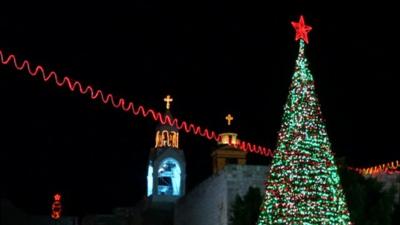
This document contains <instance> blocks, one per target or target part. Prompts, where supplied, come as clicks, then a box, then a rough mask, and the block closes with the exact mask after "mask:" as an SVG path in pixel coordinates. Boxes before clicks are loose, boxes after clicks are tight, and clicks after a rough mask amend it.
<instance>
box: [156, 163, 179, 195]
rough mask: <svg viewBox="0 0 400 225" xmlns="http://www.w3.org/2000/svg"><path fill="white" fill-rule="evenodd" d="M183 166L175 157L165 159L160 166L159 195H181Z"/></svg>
mask: <svg viewBox="0 0 400 225" xmlns="http://www.w3.org/2000/svg"><path fill="white" fill-rule="evenodd" d="M180 189H181V167H180V166H179V163H178V161H176V160H175V159H173V158H166V159H164V160H163V161H162V162H161V164H160V167H159V168H158V195H173V196H179V195H180Z"/></svg>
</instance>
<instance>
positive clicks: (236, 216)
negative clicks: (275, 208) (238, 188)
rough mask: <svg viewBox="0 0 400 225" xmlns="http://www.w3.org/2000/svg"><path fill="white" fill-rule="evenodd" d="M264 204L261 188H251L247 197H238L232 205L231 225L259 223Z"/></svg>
mask: <svg viewBox="0 0 400 225" xmlns="http://www.w3.org/2000/svg"><path fill="white" fill-rule="evenodd" d="M261 203H262V195H261V192H260V189H259V188H254V187H249V190H248V191H247V193H246V195H244V196H243V198H242V197H240V196H239V195H236V198H235V201H234V202H233V204H232V208H231V215H230V218H229V224H230V225H254V224H256V222H257V219H258V215H259V212H260V206H261Z"/></svg>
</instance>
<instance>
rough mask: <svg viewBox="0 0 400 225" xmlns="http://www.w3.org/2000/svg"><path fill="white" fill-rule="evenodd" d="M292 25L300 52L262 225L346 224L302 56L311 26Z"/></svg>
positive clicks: (334, 169) (343, 203) (335, 173)
mask: <svg viewBox="0 0 400 225" xmlns="http://www.w3.org/2000/svg"><path fill="white" fill-rule="evenodd" d="M292 25H293V27H294V28H295V29H296V40H298V39H300V50H299V55H298V58H297V60H296V68H295V72H294V74H293V78H292V83H291V86H290V90H289V96H288V100H287V102H286V105H285V108H284V115H283V121H282V125H281V129H280V132H279V135H278V143H277V149H276V151H275V154H274V158H273V160H272V164H271V169H270V174H269V176H268V178H267V183H266V192H265V199H264V202H263V205H262V207H261V213H260V216H259V220H258V225H266V224H273V225H277V224H285V225H287V224H309V225H311V224H329V225H337V224H340V225H348V224H351V222H350V215H349V211H348V209H347V205H346V201H345V196H344V193H343V190H342V188H341V185H340V178H339V175H338V170H337V167H336V165H335V161H334V156H333V153H332V151H331V145H330V142H329V138H328V135H327V132H326V128H325V123H324V121H323V119H322V116H321V110H320V106H319V103H318V100H317V96H316V93H315V86H314V80H313V76H312V75H311V72H310V70H309V69H308V63H307V59H306V57H305V56H304V48H305V43H308V37H307V32H309V31H310V30H311V27H309V26H307V25H305V24H304V19H303V17H300V21H299V22H298V23H295V22H292Z"/></svg>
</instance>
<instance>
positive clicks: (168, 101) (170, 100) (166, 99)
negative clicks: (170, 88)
mask: <svg viewBox="0 0 400 225" xmlns="http://www.w3.org/2000/svg"><path fill="white" fill-rule="evenodd" d="M173 100H174V99H173V98H171V96H169V95H167V97H165V98H164V102H166V103H167V109H169V107H170V104H171V102H172V101H173Z"/></svg>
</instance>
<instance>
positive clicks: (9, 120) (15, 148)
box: [0, 0, 400, 215]
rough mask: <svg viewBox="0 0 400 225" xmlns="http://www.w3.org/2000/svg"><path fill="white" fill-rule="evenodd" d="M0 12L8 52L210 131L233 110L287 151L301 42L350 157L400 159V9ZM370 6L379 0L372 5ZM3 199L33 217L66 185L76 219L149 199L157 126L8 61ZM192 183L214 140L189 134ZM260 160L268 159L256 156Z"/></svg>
mask: <svg viewBox="0 0 400 225" xmlns="http://www.w3.org/2000/svg"><path fill="white" fill-rule="evenodd" d="M57 2H58V3H57V4H44V3H43V4H40V3H34V4H33V3H31V4H32V5H26V4H22V3H15V4H13V5H2V6H1V8H0V21H1V23H0V49H1V50H2V51H4V52H6V53H7V54H9V53H13V54H16V55H17V56H18V58H19V59H29V60H30V61H31V62H32V63H33V64H35V65H37V64H41V65H43V66H45V67H46V68H47V69H49V70H55V71H57V72H58V73H59V74H60V75H68V76H70V77H71V78H74V79H76V80H80V81H81V82H82V83H84V84H92V85H94V86H95V87H97V88H100V89H103V90H105V91H107V92H111V93H113V94H115V95H117V96H120V97H125V98H127V99H129V100H132V101H134V102H135V103H136V104H141V105H143V106H145V107H148V108H154V109H156V110H158V111H164V109H165V104H164V102H163V101H162V99H163V98H164V97H165V96H166V95H167V94H170V95H172V97H173V98H174V102H173V103H172V109H171V111H172V114H173V115H174V116H175V117H177V118H178V119H180V120H186V121H189V122H194V123H195V124H199V125H201V126H203V127H209V128H210V129H212V130H216V131H222V130H224V129H225V126H224V125H225V120H224V117H225V115H226V114H227V113H231V114H232V115H233V116H234V117H235V120H234V121H233V123H234V124H235V126H236V131H237V132H238V133H239V138H240V139H243V140H246V141H249V142H252V143H256V144H260V145H263V146H268V147H271V148H274V147H275V144H276V140H277V132H278V130H279V127H280V123H281V115H282V113H283V106H284V103H285V100H286V97H287V94H288V88H289V85H290V79H291V76H292V74H293V71H294V65H295V60H296V57H297V51H298V43H296V42H295V41H294V34H295V33H294V30H293V28H292V27H291V25H290V21H297V20H298V18H299V15H300V14H304V16H305V21H306V23H307V24H309V25H311V26H312V27H313V30H312V31H311V32H310V35H309V39H310V44H309V45H308V46H307V48H306V56H307V58H308V59H309V62H310V69H311V72H312V74H313V75H314V78H315V81H316V89H317V93H318V96H319V99H320V103H321V107H322V112H323V116H324V118H325V119H326V123H327V129H328V133H329V136H330V139H331V142H332V146H333V151H334V152H335V153H336V156H338V157H346V159H347V162H348V164H349V165H353V166H370V165H375V164H378V163H382V162H387V161H392V160H396V159H399V158H400V157H399V153H398V152H399V146H398V143H397V140H398V138H399V137H398V134H399V131H398V127H399V125H400V123H399V122H400V120H399V117H398V115H399V112H398V109H397V108H398V106H397V104H398V102H399V100H398V99H399V97H400V94H399V92H398V90H399V83H398V82H397V77H398V76H399V68H398V65H399V60H400V57H399V43H400V42H399V40H398V39H399V36H398V35H396V34H395V33H396V32H398V27H399V26H398V23H399V16H398V15H396V14H398V12H397V9H398V7H395V6H394V4H395V3H392V4H393V5H389V4H387V3H386V4H383V3H381V2H382V1H379V3H378V4H382V5H372V3H367V2H363V3H362V5H357V6H349V5H348V3H343V4H341V3H340V2H338V1H332V2H333V3H331V4H330V3H324V5H310V4H309V5H307V4H305V3H303V1H298V2H282V3H281V5H279V6H277V5H276V4H275V3H266V2H268V1H240V2H239V1H238V2H236V1H222V0H213V1H182V2H179V3H178V2H173V1H161V0H159V1H154V0H146V1H145V0H139V1H134V2H129V4H128V3H117V2H115V1H111V2H110V1H106V3H96V4H93V5H91V6H84V5H82V4H75V3H72V2H71V1H66V2H65V3H60V2H59V1H57ZM368 4H371V5H368ZM0 102H1V106H0V110H1V114H0V115H1V117H0V129H1V133H2V134H1V135H0V146H1V147H0V165H1V178H0V183H1V186H2V188H1V190H2V192H1V195H2V197H5V198H8V199H10V200H11V201H12V202H13V203H14V204H16V205H17V206H18V207H21V208H22V209H24V210H27V211H28V212H32V213H41V214H46V213H49V212H50V206H51V202H52V195H53V194H54V193H56V192H61V193H62V194H63V196H64V201H63V203H64V207H65V213H66V214H67V215H83V214H86V213H102V212H103V213H104V212H111V210H112V208H114V207H116V206H131V205H133V204H134V203H135V202H137V201H139V200H140V199H142V198H143V197H144V195H145V184H146V183H145V182H146V172H147V171H146V166H147V160H148V154H149V150H150V148H151V147H153V146H154V134H155V132H154V130H155V127H156V125H157V123H155V122H154V121H153V120H152V119H150V118H142V117H134V116H132V115H131V114H128V113H125V112H123V111H121V110H116V109H114V108H113V107H111V106H110V105H104V104H102V103H100V102H99V101H92V100H90V98H89V97H88V96H82V95H80V94H78V93H71V92H70V91H69V90H67V89H66V88H64V89H60V88H57V87H56V86H55V85H54V84H53V83H49V84H45V83H44V82H43V81H42V80H40V79H37V78H32V77H31V76H29V75H28V74H27V72H25V71H17V70H16V69H15V68H13V67H12V66H9V65H7V66H4V65H0ZM181 147H182V148H183V149H184V151H185V155H186V158H187V173H188V177H187V179H188V181H187V182H188V187H189V189H190V188H191V187H193V186H194V185H196V184H198V183H199V182H201V181H202V180H204V179H205V178H206V177H208V176H209V175H210V174H211V171H212V167H211V157H210V153H211V151H212V149H213V148H214V147H215V143H214V142H212V141H208V140H206V139H204V138H202V137H199V136H194V135H192V134H185V133H184V132H181ZM249 157H250V159H251V160H250V161H251V162H252V163H264V164H265V163H268V162H269V159H267V158H263V157H262V156H257V155H251V156H249Z"/></svg>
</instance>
